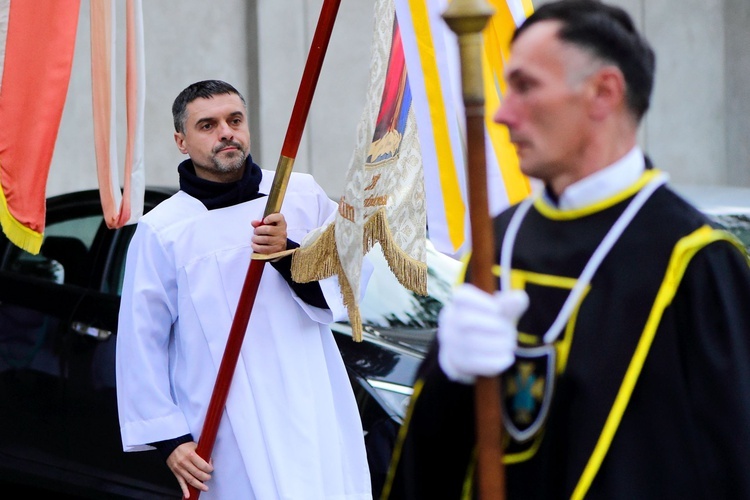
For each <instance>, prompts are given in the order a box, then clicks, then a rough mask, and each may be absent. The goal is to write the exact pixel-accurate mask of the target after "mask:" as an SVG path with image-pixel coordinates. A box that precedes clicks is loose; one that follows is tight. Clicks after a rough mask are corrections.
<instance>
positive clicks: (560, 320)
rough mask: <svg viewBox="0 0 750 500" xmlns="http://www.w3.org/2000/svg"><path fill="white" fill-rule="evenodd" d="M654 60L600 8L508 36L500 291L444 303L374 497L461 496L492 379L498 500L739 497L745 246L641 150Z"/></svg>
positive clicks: (749, 404) (748, 476) (748, 400)
mask: <svg viewBox="0 0 750 500" xmlns="http://www.w3.org/2000/svg"><path fill="white" fill-rule="evenodd" d="M654 67H655V57H654V54H653V51H652V49H651V48H650V47H649V45H648V43H647V42H646V40H644V39H643V38H642V37H641V36H640V35H639V34H638V33H637V31H636V30H635V28H634V26H633V23H632V20H631V19H630V17H629V16H628V15H627V14H626V13H625V12H624V11H623V10H622V9H619V8H617V7H612V6H608V5H606V4H602V3H599V2H595V1H590V0H588V1H587V0H562V1H558V2H553V3H548V4H545V5H543V6H542V7H540V8H539V9H538V10H536V12H535V13H534V14H533V15H531V16H530V17H529V18H528V19H527V20H526V22H525V23H524V24H523V25H522V26H520V27H519V28H518V29H517V31H516V33H515V34H514V36H513V39H512V45H511V57H510V60H509V63H508V65H507V68H506V78H507V82H508V90H507V92H506V94H505V96H504V98H503V102H502V105H501V107H500V108H499V109H498V111H497V113H496V115H495V121H496V122H498V123H500V124H503V125H505V126H506V127H507V128H508V130H509V132H510V137H511V140H512V142H513V143H514V144H515V146H516V150H517V152H518V156H519V160H520V166H521V170H522V171H523V173H524V174H526V175H528V176H530V177H533V178H536V179H539V180H540V181H541V182H542V183H543V185H544V189H543V190H539V192H537V193H534V194H532V195H531V197H529V199H527V200H525V201H523V202H521V203H520V204H518V205H516V206H513V207H511V208H510V209H508V210H507V211H505V212H504V213H502V214H501V215H500V216H498V217H497V218H496V219H495V221H494V230H495V238H496V249H497V262H498V263H499V264H500V266H499V269H500V270H499V281H498V283H499V285H498V289H499V290H500V291H499V292H497V293H495V294H487V293H484V292H482V291H480V290H478V289H477V288H475V287H473V286H472V285H469V284H464V285H461V286H460V287H459V288H458V289H457V290H456V292H455V296H454V300H453V301H452V303H451V304H449V305H447V306H446V307H445V308H444V309H443V311H442V312H441V316H440V325H439V329H438V338H437V343H436V344H435V345H434V346H433V349H432V350H431V352H430V354H429V355H428V357H427V359H426V360H425V362H424V364H423V365H422V367H421V369H420V372H419V378H418V380H417V383H416V385H415V392H414V396H413V399H412V407H411V409H410V413H409V415H408V416H407V421H406V423H405V425H404V427H403V428H402V429H401V433H400V435H399V440H398V442H397V446H396V450H395V452H394V456H393V459H392V464H391V469H390V471H389V478H388V481H387V484H386V487H385V489H384V494H383V498H388V499H391V500H393V499H399V498H408V499H428V498H429V499H433V498H441V499H453V498H455V499H458V498H471V497H472V496H473V495H475V494H476V488H475V487H474V482H475V477H474V476H475V466H476V464H475V458H476V457H475V455H474V447H475V434H474V427H473V426H474V414H473V408H474V404H473V397H474V393H473V385H472V384H473V382H474V381H475V380H476V377H491V376H496V375H500V376H501V386H502V400H503V408H502V410H503V424H504V429H505V432H504V433H503V436H504V448H505V452H504V460H505V473H506V478H507V484H506V486H507V492H506V493H507V497H508V498H510V499H536V498H539V499H557V498H584V497H585V498H595V499H608V500H611V499H649V498H654V499H671V498H675V499H677V498H679V499H683V498H750V473H748V471H750V452H748V450H750V426H748V422H750V267H749V266H748V257H747V254H746V253H745V251H744V249H743V248H742V246H741V244H740V243H739V242H738V241H737V240H736V239H734V238H733V237H732V236H731V235H729V234H728V233H726V232H724V231H720V230H717V229H714V228H712V227H711V225H710V222H709V221H708V219H707V218H706V217H704V216H703V215H702V214H701V213H700V212H699V211H698V210H696V209H695V208H694V207H692V206H691V205H690V204H688V203H687V202H686V201H684V200H683V199H682V198H680V197H679V196H678V195H676V194H675V193H674V192H673V191H672V190H671V189H670V188H669V187H668V186H667V175H666V174H665V173H664V172H662V171H660V170H659V169H655V168H653V167H652V166H651V165H650V162H649V161H648V160H647V159H646V158H645V156H644V154H643V152H642V151H641V149H640V148H639V146H638V145H637V131H638V126H639V123H640V121H641V119H642V117H643V115H644V114H645V112H646V111H647V109H648V106H649V101H650V95H651V90H652V86H653V75H654ZM468 272H469V273H470V272H471V264H469V268H468Z"/></svg>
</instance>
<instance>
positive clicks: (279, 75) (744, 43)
mask: <svg viewBox="0 0 750 500" xmlns="http://www.w3.org/2000/svg"><path fill="white" fill-rule="evenodd" d="M541 3H542V2H537V3H536V5H541ZM613 3H615V4H617V5H620V6H622V7H623V8H625V9H626V10H627V11H628V12H629V13H630V14H631V15H632V16H633V18H634V20H635V22H636V23H637V25H638V26H639V28H640V29H641V30H642V31H643V32H645V34H646V36H647V38H648V39H649V40H650V41H651V43H652V45H653V46H654V48H655V50H656V53H657V76H656V87H655V90H654V98H653V103H652V109H651V111H650V112H649V114H648V115H647V118H646V120H645V122H644V124H643V127H642V131H641V134H640V142H641V144H642V146H643V147H644V149H645V150H646V151H647V152H648V154H649V155H650V156H651V158H652V159H653V161H654V162H655V163H656V165H657V166H659V167H660V168H663V169H664V170H666V171H667V172H669V173H670V175H671V178H672V180H673V181H675V182H678V183H688V184H696V183H697V184H734V185H746V186H750V141H749V140H748V139H749V138H750V30H748V29H747V27H748V26H750V2H748V1H747V0H613ZM119 4H120V3H119V2H118V5H119ZM122 4H124V2H123V3H122ZM178 5H179V8H178ZM321 5H322V0H255V1H243V0H213V1H212V2H205V1H202V0H183V1H181V2H179V4H178V3H175V2H157V1H148V2H143V9H144V32H145V43H146V84H147V95H146V99H147V102H146V127H145V130H146V151H145V155H146V178H147V182H148V183H149V184H160V185H164V184H167V185H176V183H177V175H176V165H177V163H178V162H179V161H181V160H182V158H183V157H182V155H180V153H179V152H178V151H177V149H176V147H175V145H174V142H173V139H172V136H173V131H174V130H173V127H172V119H171V109H170V108H171V104H172V101H173V99H174V97H175V96H176V95H177V93H179V91H180V90H182V89H183V88H184V87H185V86H187V85H188V84H190V83H192V82H194V81H198V80H201V79H207V78H219V79H224V80H226V81H228V82H230V83H232V84H234V85H235V86H237V88H238V89H239V90H240V91H241V92H243V94H245V97H246V98H247V99H248V101H249V107H250V115H251V133H252V152H253V156H254V158H255V160H256V161H257V162H258V163H260V164H261V165H262V166H263V167H265V168H268V169H274V168H275V166H276V163H277V161H278V158H279V154H280V151H281V144H282V143H283V141H284V137H285V135H286V131H287V127H288V124H289V119H290V116H291V111H292V107H293V105H294V102H295V98H296V94H297V89H298V86H299V83H300V79H301V75H302V70H303V68H304V65H305V61H306V58H307V53H308V50H309V44H310V41H311V39H312V36H313V33H314V31H315V26H316V23H317V20H318V16H319V14H320V8H321ZM119 8H122V5H119ZM372 8H373V6H372V2H371V1H367V2H363V1H342V2H341V5H340V8H339V12H338V16H337V20H336V24H335V27H334V30H333V33H332V36H331V41H330V45H329V48H328V52H327V54H326V59H325V62H324V65H323V68H322V71H321V74H320V79H319V82H318V86H317V90H316V92H315V98H314V100H313V102H312V104H311V107H310V111H309V117H308V122H307V124H306V127H305V131H304V133H303V136H302V142H301V144H300V146H299V149H298V152H297V156H296V162H295V167H294V168H295V170H296V171H304V172H310V173H312V174H313V175H315V177H316V178H317V179H318V181H319V182H320V183H321V185H323V187H324V188H325V189H326V191H327V192H328V194H329V195H330V196H331V197H333V198H338V197H339V196H340V194H341V193H342V192H343V186H344V180H345V175H346V174H345V172H346V170H347V169H348V167H349V163H350V161H351V154H352V151H353V150H354V145H355V139H356V128H357V124H358V122H359V118H360V115H361V113H362V109H363V106H364V99H365V93H366V90H367V78H368V74H369V59H370V44H371V35H372V34H371V31H372ZM88 9H89V4H88V0H83V1H82V3H81V18H80V23H79V30H78V31H79V33H78V41H77V47H76V53H75V58H74V69H73V75H72V78H71V83H70V88H69V91H68V101H67V103H66V107H65V111H64V113H63V121H62V124H61V129H60V133H59V135H58V142H57V146H56V151H55V155H54V157H53V162H52V166H51V171H50V178H49V182H48V193H49V194H58V193H62V192H67V191H71V190H75V189H82V188H93V187H96V173H95V172H96V169H95V163H94V146H93V129H92V125H91V83H90V64H89V57H90V55H89V50H90V47H89V35H88V30H89V26H88V23H89V19H88ZM123 17H124V15H120V18H123ZM118 25H119V29H118V39H119V40H118V42H119V45H118V46H119V47H124V41H123V40H122V33H123V29H122V21H120V22H119V23H118ZM123 61H124V49H123V50H122V53H121V54H119V55H118V61H117V63H118V64H119V66H118V69H119V68H124V66H123ZM123 80H124V78H123ZM122 86H124V85H121V87H122ZM120 104H121V107H122V108H123V109H122V110H121V111H122V112H121V113H120V118H122V119H121V120H120V122H121V129H120V132H121V133H120V135H119V138H120V143H121V144H120V151H121V153H120V155H119V158H120V162H122V161H124V153H122V145H123V144H124V139H125V137H124V132H123V130H124V102H123V101H122V99H120Z"/></svg>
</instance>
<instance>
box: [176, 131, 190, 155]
mask: <svg viewBox="0 0 750 500" xmlns="http://www.w3.org/2000/svg"><path fill="white" fill-rule="evenodd" d="M174 142H175V144H177V149H179V150H180V153H182V154H184V155H186V154H187V148H186V147H185V134H183V133H182V132H175V133H174Z"/></svg>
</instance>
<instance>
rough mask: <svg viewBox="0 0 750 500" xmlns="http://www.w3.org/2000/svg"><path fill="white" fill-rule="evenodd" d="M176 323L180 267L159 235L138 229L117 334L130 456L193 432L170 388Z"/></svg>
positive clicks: (140, 226) (119, 384) (143, 226)
mask: <svg viewBox="0 0 750 500" xmlns="http://www.w3.org/2000/svg"><path fill="white" fill-rule="evenodd" d="M176 320H177V280H176V276H175V266H174V263H173V262H172V259H171V258H169V257H168V254H167V252H166V251H165V249H164V246H163V245H162V243H161V242H160V240H159V237H158V234H157V233H156V232H155V231H154V230H153V228H152V227H150V226H149V225H148V224H146V223H144V222H140V223H139V224H138V226H137V229H136V232H135V235H134V236H133V239H132V240H131V242H130V246H129V248H128V255H127V260H126V265H125V277H124V282H123V289H122V301H121V304H120V314H119V321H118V332H117V351H116V352H117V354H116V362H115V365H116V376H117V404H118V413H119V419H120V428H121V433H122V441H123V448H124V450H125V451H140V450H146V449H150V447H149V446H146V443H152V442H156V441H161V440H164V439H170V438H174V437H178V436H182V435H184V434H187V433H189V432H190V431H189V427H188V424H187V421H186V420H185V417H184V415H183V414H182V412H181V411H180V410H179V408H178V407H177V406H176V405H175V404H174V401H173V400H172V396H171V389H170V375H169V342H170V335H171V331H172V325H173V324H174V322H175V321H176Z"/></svg>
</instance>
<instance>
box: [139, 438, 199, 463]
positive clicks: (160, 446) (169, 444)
mask: <svg viewBox="0 0 750 500" xmlns="http://www.w3.org/2000/svg"><path fill="white" fill-rule="evenodd" d="M190 441H193V435H192V434H185V435H184V436H180V437H176V438H174V439H165V440H164V441H157V442H155V443H149V445H150V446H153V447H154V448H156V451H157V452H158V453H159V455H161V458H163V459H164V461H165V462H166V461H167V459H168V458H169V455H171V454H172V452H173V451H174V450H175V448H177V447H178V446H180V445H181V444H184V443H189V442H190Z"/></svg>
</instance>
